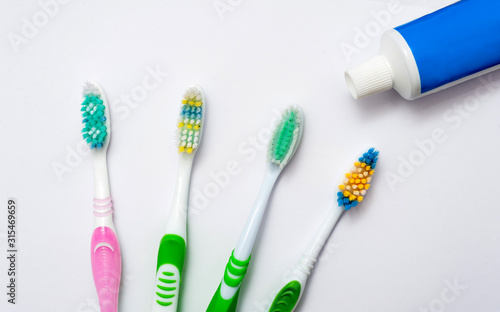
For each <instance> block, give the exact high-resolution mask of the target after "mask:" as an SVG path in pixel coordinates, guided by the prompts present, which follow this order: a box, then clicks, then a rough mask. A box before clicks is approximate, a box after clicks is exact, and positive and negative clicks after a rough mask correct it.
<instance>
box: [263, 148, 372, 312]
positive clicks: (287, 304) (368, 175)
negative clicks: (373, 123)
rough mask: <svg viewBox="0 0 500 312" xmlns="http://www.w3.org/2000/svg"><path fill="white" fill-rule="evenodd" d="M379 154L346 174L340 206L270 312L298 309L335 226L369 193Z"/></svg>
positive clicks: (365, 158)
mask: <svg viewBox="0 0 500 312" xmlns="http://www.w3.org/2000/svg"><path fill="white" fill-rule="evenodd" d="M378 155H379V152H378V151H376V150H375V149H374V148H370V149H369V150H368V151H367V152H366V153H364V154H363V156H362V157H360V158H359V159H358V161H356V162H355V163H354V167H353V168H352V169H351V171H350V172H348V173H346V174H345V177H344V179H343V181H342V184H341V185H340V186H339V192H338V193H337V204H338V205H335V206H334V207H333V208H332V209H330V211H329V212H328V214H327V216H326V217H325V219H324V220H323V222H322V223H321V226H320V227H319V229H318V231H317V233H316V235H315V236H314V237H313V239H312V240H311V242H310V243H309V246H308V247H307V248H306V250H305V251H304V253H303V254H302V257H301V258H300V259H299V261H298V263H297V264H296V266H295V267H294V268H293V270H292V273H291V274H290V276H288V277H287V279H286V280H285V281H283V283H282V287H280V288H279V290H278V291H276V292H275V294H276V295H275V296H273V297H274V300H273V301H272V302H270V304H269V306H268V308H267V309H266V311H269V312H292V311H294V310H295V308H296V306H297V304H298V302H299V300H300V298H301V297H302V294H303V293H304V288H305V286H306V282H307V278H308V277H309V274H311V270H312V268H313V267H314V264H315V263H316V260H317V258H318V255H319V253H320V251H321V249H323V246H324V245H325V242H326V240H327V239H328V237H329V236H330V233H331V232H332V230H333V228H334V227H335V224H337V221H338V220H339V218H340V216H341V215H342V213H343V212H344V210H349V209H351V208H353V207H356V206H357V205H358V203H360V202H361V201H363V199H364V196H365V194H366V191H367V190H368V189H369V188H370V185H371V184H370V183H371V179H372V175H373V174H374V172H375V167H376V164H377V160H378Z"/></svg>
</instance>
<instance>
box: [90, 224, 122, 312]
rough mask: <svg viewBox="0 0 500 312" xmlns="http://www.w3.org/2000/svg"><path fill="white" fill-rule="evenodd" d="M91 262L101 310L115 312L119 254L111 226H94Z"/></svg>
mask: <svg viewBox="0 0 500 312" xmlns="http://www.w3.org/2000/svg"><path fill="white" fill-rule="evenodd" d="M91 263H92V275H93V276H94V283H95V287H96V290H97V296H98V297H99V305H100V307H101V312H117V311H118V291H119V287H120V276H121V254H120V246H119V245H118V238H117V237H116V234H115V232H114V231H113V230H112V229H111V228H109V227H107V226H99V227H97V228H95V230H94V233H93V234H92V241H91Z"/></svg>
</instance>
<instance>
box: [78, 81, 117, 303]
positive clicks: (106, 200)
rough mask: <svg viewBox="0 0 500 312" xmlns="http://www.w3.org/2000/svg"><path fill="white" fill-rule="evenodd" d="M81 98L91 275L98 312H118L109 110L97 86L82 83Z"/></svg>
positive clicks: (91, 83)
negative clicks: (90, 179) (88, 162)
mask: <svg viewBox="0 0 500 312" xmlns="http://www.w3.org/2000/svg"><path fill="white" fill-rule="evenodd" d="M83 98H84V101H83V103H82V108H81V111H82V115H83V130H82V134H83V139H84V140H85V141H86V142H87V143H88V144H89V146H90V149H91V150H92V160H93V163H94V194H95V195H94V196H95V197H94V232H93V234H92V240H91V249H90V254H91V256H90V257H91V263H92V275H93V277H94V283H95V287H96V289H97V295H98V297H99V305H100V307H101V312H117V311H118V291H119V287H120V276H121V254H120V246H119V245H118V238H117V237H116V231H115V226H114V224H113V201H112V199H111V194H110V191H109V180H108V167H107V163H106V152H107V149H108V145H109V140H110V121H109V119H110V118H109V108H108V102H107V101H106V96H105V95H104V92H103V90H102V89H101V87H100V86H99V85H98V84H97V83H94V82H86V83H85V85H84V87H83Z"/></svg>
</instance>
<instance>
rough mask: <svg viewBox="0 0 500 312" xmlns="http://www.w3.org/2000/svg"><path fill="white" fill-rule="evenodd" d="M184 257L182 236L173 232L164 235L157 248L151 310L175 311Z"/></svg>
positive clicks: (184, 244) (184, 246)
mask: <svg viewBox="0 0 500 312" xmlns="http://www.w3.org/2000/svg"><path fill="white" fill-rule="evenodd" d="M185 257H186V241H185V240H184V238H182V237H180V236H179V235H175V234H167V235H164V236H163V238H162V239H161V242H160V248H159V250H158V260H157V266H156V288H155V295H154V298H153V308H152V311H154V312H156V311H177V308H178V303H179V291H180V286H181V276H182V269H183V267H184V259H185ZM167 307H168V309H167Z"/></svg>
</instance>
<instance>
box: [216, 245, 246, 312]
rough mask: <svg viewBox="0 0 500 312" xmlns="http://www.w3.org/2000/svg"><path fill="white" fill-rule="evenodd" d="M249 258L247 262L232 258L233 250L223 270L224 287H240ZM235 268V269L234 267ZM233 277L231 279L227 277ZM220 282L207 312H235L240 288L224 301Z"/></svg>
mask: <svg viewBox="0 0 500 312" xmlns="http://www.w3.org/2000/svg"><path fill="white" fill-rule="evenodd" d="M250 258H251V256H250V257H248V259H247V260H244V261H241V260H238V259H236V258H235V257H234V250H233V252H232V254H231V257H230V258H229V261H228V262H227V265H226V268H225V270H224V278H223V281H224V283H225V284H226V285H228V286H231V287H238V286H240V285H241V282H242V281H243V278H244V277H245V274H246V273H247V268H248V265H249V264H250ZM236 266H237V267H236ZM229 273H231V275H233V276H235V277H232V276H230V275H229ZM221 287H222V282H221V283H220V284H219V287H218V288H217V291H216V292H215V294H214V296H213V297H212V300H211V301H210V304H209V305H208V308H207V312H235V311H236V306H237V305H238V296H239V294H240V288H238V290H237V291H236V293H235V294H234V296H233V297H231V298H230V299H224V298H222V295H221Z"/></svg>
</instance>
